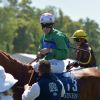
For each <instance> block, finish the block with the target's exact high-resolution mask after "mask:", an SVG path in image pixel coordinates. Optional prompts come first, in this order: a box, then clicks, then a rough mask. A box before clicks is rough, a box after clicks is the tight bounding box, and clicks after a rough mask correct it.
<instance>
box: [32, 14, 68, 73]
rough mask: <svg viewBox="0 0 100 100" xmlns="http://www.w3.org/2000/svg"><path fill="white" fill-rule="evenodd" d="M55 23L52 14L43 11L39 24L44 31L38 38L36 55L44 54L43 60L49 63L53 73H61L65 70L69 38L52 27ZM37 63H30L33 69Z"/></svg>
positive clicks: (41, 55) (36, 69) (36, 68)
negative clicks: (38, 44)
mask: <svg viewBox="0 0 100 100" xmlns="http://www.w3.org/2000/svg"><path fill="white" fill-rule="evenodd" d="M54 23H55V18H54V15H53V14H51V13H44V14H42V15H41V17H40V24H41V27H42V30H43V32H44V34H43V36H42V37H41V40H40V48H39V52H38V54H37V57H39V58H41V57H43V56H44V59H45V60H48V61H49V62H50V63H51V71H52V72H53V73H62V72H63V71H64V70H65V64H64V60H65V59H66V58H67V57H68V54H69V52H68V51H69V50H68V47H69V40H68V38H67V37H66V35H65V34H64V33H62V32H61V31H59V30H57V29H55V28H53V27H54ZM38 65H39V64H38V63H37V64H36V63H32V66H33V68H34V70H35V71H36V72H37V71H38Z"/></svg>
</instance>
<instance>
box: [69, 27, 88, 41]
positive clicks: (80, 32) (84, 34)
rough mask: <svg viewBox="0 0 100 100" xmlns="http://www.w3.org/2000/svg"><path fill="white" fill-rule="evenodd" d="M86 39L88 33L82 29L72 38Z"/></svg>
mask: <svg viewBox="0 0 100 100" xmlns="http://www.w3.org/2000/svg"><path fill="white" fill-rule="evenodd" d="M86 37H87V34H86V32H85V31H84V30H82V29H80V30H76V31H75V32H74V34H73V35H72V37H71V38H83V39H86Z"/></svg>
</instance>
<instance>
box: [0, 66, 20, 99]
mask: <svg viewBox="0 0 100 100" xmlns="http://www.w3.org/2000/svg"><path fill="white" fill-rule="evenodd" d="M17 81H18V80H16V79H15V78H14V77H13V76H12V75H11V74H9V73H6V72H5V69H4V68H3V67H2V66H0V100H14V99H13V91H12V89H11V88H12V86H13V85H14V84H15V83H16V82H17Z"/></svg>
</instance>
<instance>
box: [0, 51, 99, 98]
mask: <svg viewBox="0 0 100 100" xmlns="http://www.w3.org/2000/svg"><path fill="white" fill-rule="evenodd" d="M0 65H2V66H3V67H4V68H5V71H6V72H8V73H11V74H12V75H13V76H14V77H15V78H16V79H18V80H19V81H18V83H17V84H16V85H15V86H14V87H13V91H14V100H21V95H22V93H23V91H24V85H26V84H28V83H30V85H31V84H33V83H34V82H36V81H35V80H34V78H35V72H34V69H32V66H31V65H30V64H23V63H22V62H20V61H18V60H16V59H14V58H12V57H11V56H10V54H8V53H6V52H4V51H0ZM32 75H33V76H32ZM56 75H57V77H58V78H59V79H60V80H61V81H62V82H63V84H64V87H65V91H66V93H65V95H64V99H63V100H98V98H100V71H99V70H96V69H94V68H85V69H81V70H78V71H71V72H64V73H61V74H56ZM31 77H32V78H31ZM30 79H31V80H30Z"/></svg>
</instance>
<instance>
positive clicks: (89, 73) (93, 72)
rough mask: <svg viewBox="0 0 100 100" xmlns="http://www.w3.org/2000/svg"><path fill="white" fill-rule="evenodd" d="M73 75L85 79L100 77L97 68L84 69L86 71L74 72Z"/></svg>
mask: <svg viewBox="0 0 100 100" xmlns="http://www.w3.org/2000/svg"><path fill="white" fill-rule="evenodd" d="M72 74H73V75H74V76H75V77H76V78H80V77H85V76H96V77H100V71H99V70H97V69H96V68H84V69H81V70H77V71H72Z"/></svg>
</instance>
